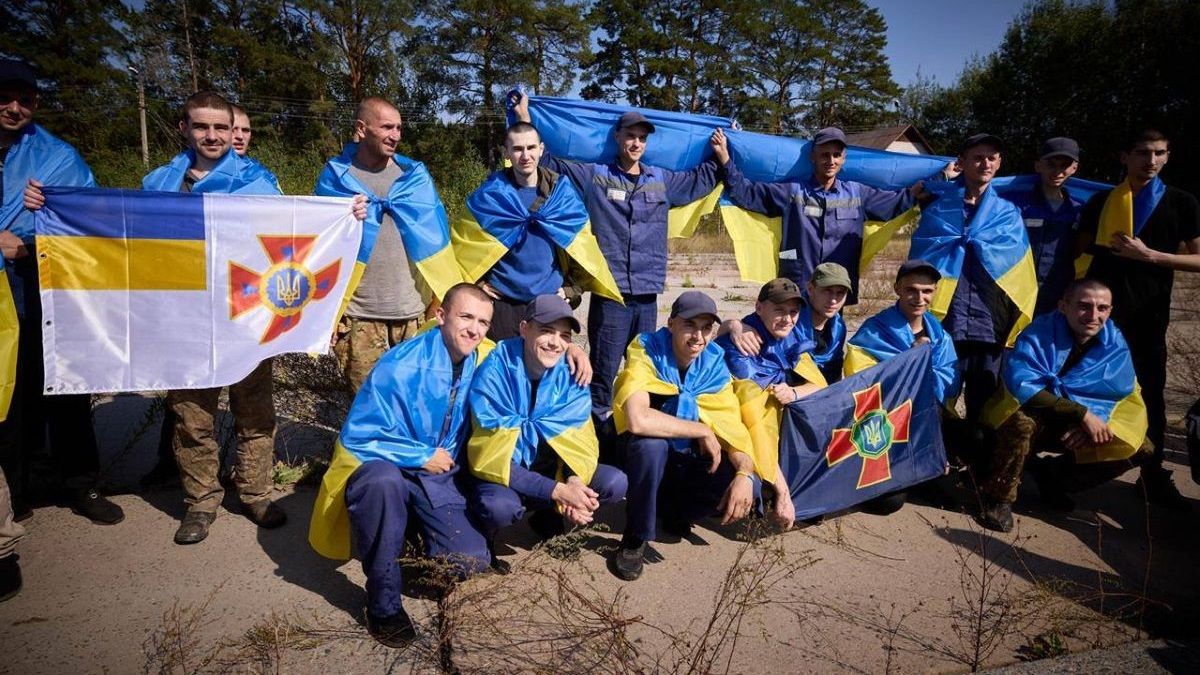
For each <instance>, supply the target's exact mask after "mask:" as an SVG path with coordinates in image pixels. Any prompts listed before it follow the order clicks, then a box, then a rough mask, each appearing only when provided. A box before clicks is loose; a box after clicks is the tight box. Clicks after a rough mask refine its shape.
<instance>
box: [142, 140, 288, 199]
mask: <svg viewBox="0 0 1200 675" xmlns="http://www.w3.org/2000/svg"><path fill="white" fill-rule="evenodd" d="M195 161H196V152H195V151H194V150H192V149H191V148H189V149H187V150H185V151H183V152H181V153H179V154H178V155H175V156H174V157H172V158H171V161H169V162H167V163H166V164H164V165H162V166H160V167H158V168H157V169H155V170H153V171H151V172H150V173H148V174H146V176H145V178H142V189H143V190H157V191H159V192H179V188H180V187H182V186H183V178H184V176H186V175H187V171H188V169H189V168H190V167H191V166H192V163H193V162H195ZM189 192H198V193H204V194H223V195H232V194H238V195H281V194H283V191H282V190H280V189H279V183H278V182H277V181H276V180H275V174H273V173H271V172H270V171H268V170H267V169H266V167H264V166H263V165H262V164H259V163H258V162H255V161H254V160H251V159H247V158H245V157H241V156H239V155H238V154H237V153H236V152H234V151H233V149H232V148H230V149H229V151H228V152H226V153H225V154H224V155H223V156H222V157H221V159H219V160H217V164H216V166H214V167H213V168H212V170H211V171H209V172H208V173H207V174H205V175H204V178H201V179H200V180H198V181H196V182H195V184H193V185H192V188H191V190H189Z"/></svg>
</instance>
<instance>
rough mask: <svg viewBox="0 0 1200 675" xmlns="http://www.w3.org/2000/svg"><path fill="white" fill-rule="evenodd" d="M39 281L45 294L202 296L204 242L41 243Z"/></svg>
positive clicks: (91, 239) (98, 240)
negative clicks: (171, 293) (172, 293)
mask: <svg viewBox="0 0 1200 675" xmlns="http://www.w3.org/2000/svg"><path fill="white" fill-rule="evenodd" d="M38 276H39V279H40V281H41V287H42V288H43V289H45V290H79V291H120V290H131V291H202V290H204V289H205V288H206V287H207V270H206V265H205V246H204V241H203V240H201V239H117V238H112V237H61V236H47V237H38Z"/></svg>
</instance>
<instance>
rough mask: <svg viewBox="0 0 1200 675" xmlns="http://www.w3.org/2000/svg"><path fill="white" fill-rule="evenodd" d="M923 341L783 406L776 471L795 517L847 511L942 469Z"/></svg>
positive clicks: (942, 450)
mask: <svg viewBox="0 0 1200 675" xmlns="http://www.w3.org/2000/svg"><path fill="white" fill-rule="evenodd" d="M930 355H931V350H930V348H929V347H928V346H923V347H920V348H917V349H912V350H909V351H907V352H905V353H903V354H900V355H898V356H896V357H894V358H891V359H888V360H887V361H885V362H883V363H882V364H881V365H880V366H879V367H877V368H871V369H869V370H866V371H864V372H862V373H859V374H857V375H851V376H850V377H847V378H846V379H844V380H842V381H841V382H838V383H836V384H833V385H830V386H828V387H826V388H824V389H822V390H820V391H818V392H816V393H813V394H810V395H809V396H806V397H805V398H803V399H800V400H799V401H796V402H795V403H792V404H790V405H788V406H786V407H785V409H784V415H783V420H782V424H781V427H780V430H779V468H780V471H782V472H783V474H784V477H785V478H786V479H787V482H788V486H789V487H790V488H791V493H792V499H793V501H794V502H795V504H796V519H797V520H804V519H807V518H813V517H816V516H819V515H822V514H826V513H832V512H834V511H840V510H842V509H847V508H850V507H852V506H855V505H856V504H861V503H862V502H865V501H867V500H869V499H872V498H874V497H879V496H881V495H885V494H888V493H891V492H895V491H897V490H903V489H905V488H908V487H910V486H913V485H916V484H918V483H921V482H924V481H926V480H929V479H931V478H934V477H936V476H940V475H941V474H942V471H943V470H944V469H945V466H946V450H945V447H944V446H943V444H942V429H941V419H940V416H939V412H938V408H939V407H940V406H938V405H937V401H936V399H935V398H934V395H933V390H934V387H933V374H932V372H931V369H930V366H929V361H930Z"/></svg>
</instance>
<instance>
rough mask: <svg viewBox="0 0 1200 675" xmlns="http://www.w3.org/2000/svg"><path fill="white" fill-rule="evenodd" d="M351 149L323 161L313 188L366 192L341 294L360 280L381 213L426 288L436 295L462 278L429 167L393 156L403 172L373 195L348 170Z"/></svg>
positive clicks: (339, 192) (355, 149)
mask: <svg viewBox="0 0 1200 675" xmlns="http://www.w3.org/2000/svg"><path fill="white" fill-rule="evenodd" d="M356 152H358V144H357V143H348V144H347V145H346V147H345V148H344V149H343V150H342V154H340V155H338V156H337V157H334V158H333V159H331V160H329V161H328V162H327V163H326V164H325V168H324V169H323V170H322V171H321V175H320V176H318V177H317V185H316V188H314V190H313V191H314V193H316V194H318V195H333V196H337V197H353V196H354V195H359V194H362V195H366V196H367V219H366V220H364V221H363V238H362V247H361V248H360V249H359V252H358V261H357V262H356V263H355V265H354V276H352V277H351V278H350V294H348V295H347V296H346V301H347V302H348V301H349V299H350V295H352V294H353V292H354V288H356V287H357V286H358V282H359V281H360V280H362V275H363V270H364V269H366V266H367V260H369V259H370V257H371V249H372V248H374V247H375V237H376V236H378V235H379V223H380V221H381V220H382V219H383V214H384V213H387V214H388V215H390V216H391V217H392V220H393V221H394V222H395V223H396V227H397V228H399V230H400V239H401V241H403V242H404V251H405V252H406V253H407V254H408V259H409V260H410V261H411V262H412V264H413V266H414V267H415V268H416V270H417V274H418V275H419V276H420V280H421V281H422V282H424V284H425V285H426V286H428V287H429V290H430V291H431V292H432V293H433V295H434V296H436V297H437V298H438V299H441V298H442V297H443V296H444V295H445V294H446V291H448V290H450V287H451V286H453V285H454V284H457V283H459V282H460V281H462V274H461V272H460V271H459V268H458V263H456V262H455V261H454V251H453V249H452V248H451V247H450V225H449V222H448V220H447V217H446V207H445V206H443V205H442V200H441V198H440V197H438V192H437V188H436V187H434V185H433V178H432V177H430V175H429V171H428V170H427V169H426V168H425V165H424V164H422V163H421V162H418V161H415V160H412V159H409V158H408V157H404V156H401V155H395V156H394V157H393V159H394V160H395V162H396V164H398V165H399V166H400V168H401V169H403V170H404V174H403V175H401V176H400V178H399V179H397V180H396V182H395V183H393V184H392V189H391V190H390V191H389V192H388V195H387V197H384V198H380V197H376V196H375V195H374V194H373V193H372V192H371V191H370V190H368V189H367V186H365V185H363V184H362V182H361V181H359V180H358V179H357V178H355V177H354V175H353V174H352V173H350V166H351V164H352V162H353V160H354V155H355V153H356Z"/></svg>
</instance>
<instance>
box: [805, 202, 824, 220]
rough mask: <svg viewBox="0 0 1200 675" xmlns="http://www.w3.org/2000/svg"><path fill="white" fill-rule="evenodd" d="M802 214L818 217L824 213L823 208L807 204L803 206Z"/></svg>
mask: <svg viewBox="0 0 1200 675" xmlns="http://www.w3.org/2000/svg"><path fill="white" fill-rule="evenodd" d="M804 215H806V216H809V217H810V218H820V217H821V216H823V215H825V209H823V208H821V207H820V206H814V205H812V204H807V205H805V207H804Z"/></svg>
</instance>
